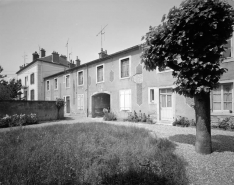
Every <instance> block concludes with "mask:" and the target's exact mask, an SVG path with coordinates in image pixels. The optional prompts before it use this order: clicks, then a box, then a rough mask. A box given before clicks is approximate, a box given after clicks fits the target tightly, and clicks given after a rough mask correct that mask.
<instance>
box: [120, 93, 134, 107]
mask: <svg viewBox="0 0 234 185" xmlns="http://www.w3.org/2000/svg"><path fill="white" fill-rule="evenodd" d="M119 96H120V110H121V111H131V89H127V90H120V91H119Z"/></svg>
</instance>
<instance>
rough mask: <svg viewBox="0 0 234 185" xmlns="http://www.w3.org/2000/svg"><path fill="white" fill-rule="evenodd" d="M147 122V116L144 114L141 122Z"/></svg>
mask: <svg viewBox="0 0 234 185" xmlns="http://www.w3.org/2000/svg"><path fill="white" fill-rule="evenodd" d="M146 121H147V117H146V114H145V113H143V114H142V117H141V122H146Z"/></svg>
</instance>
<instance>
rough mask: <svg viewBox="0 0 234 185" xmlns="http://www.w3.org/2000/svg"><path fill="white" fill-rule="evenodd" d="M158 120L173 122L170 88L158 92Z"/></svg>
mask: <svg viewBox="0 0 234 185" xmlns="http://www.w3.org/2000/svg"><path fill="white" fill-rule="evenodd" d="M159 101H160V119H161V120H165V121H166V120H173V109H172V88H168V89H160V90H159Z"/></svg>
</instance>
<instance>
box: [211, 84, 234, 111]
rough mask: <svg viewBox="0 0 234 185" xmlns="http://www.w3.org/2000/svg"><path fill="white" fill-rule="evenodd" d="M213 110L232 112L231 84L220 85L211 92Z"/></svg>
mask: <svg viewBox="0 0 234 185" xmlns="http://www.w3.org/2000/svg"><path fill="white" fill-rule="evenodd" d="M212 95H213V96H212V104H213V110H214V111H216V110H232V83H227V84H220V85H219V86H218V87H217V88H216V89H214V90H213V92H212Z"/></svg>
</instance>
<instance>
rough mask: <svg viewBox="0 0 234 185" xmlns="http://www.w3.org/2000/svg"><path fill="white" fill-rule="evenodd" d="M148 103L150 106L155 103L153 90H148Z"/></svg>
mask: <svg viewBox="0 0 234 185" xmlns="http://www.w3.org/2000/svg"><path fill="white" fill-rule="evenodd" d="M148 102H149V103H150V104H153V103H155V89H154V88H149V91H148Z"/></svg>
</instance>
